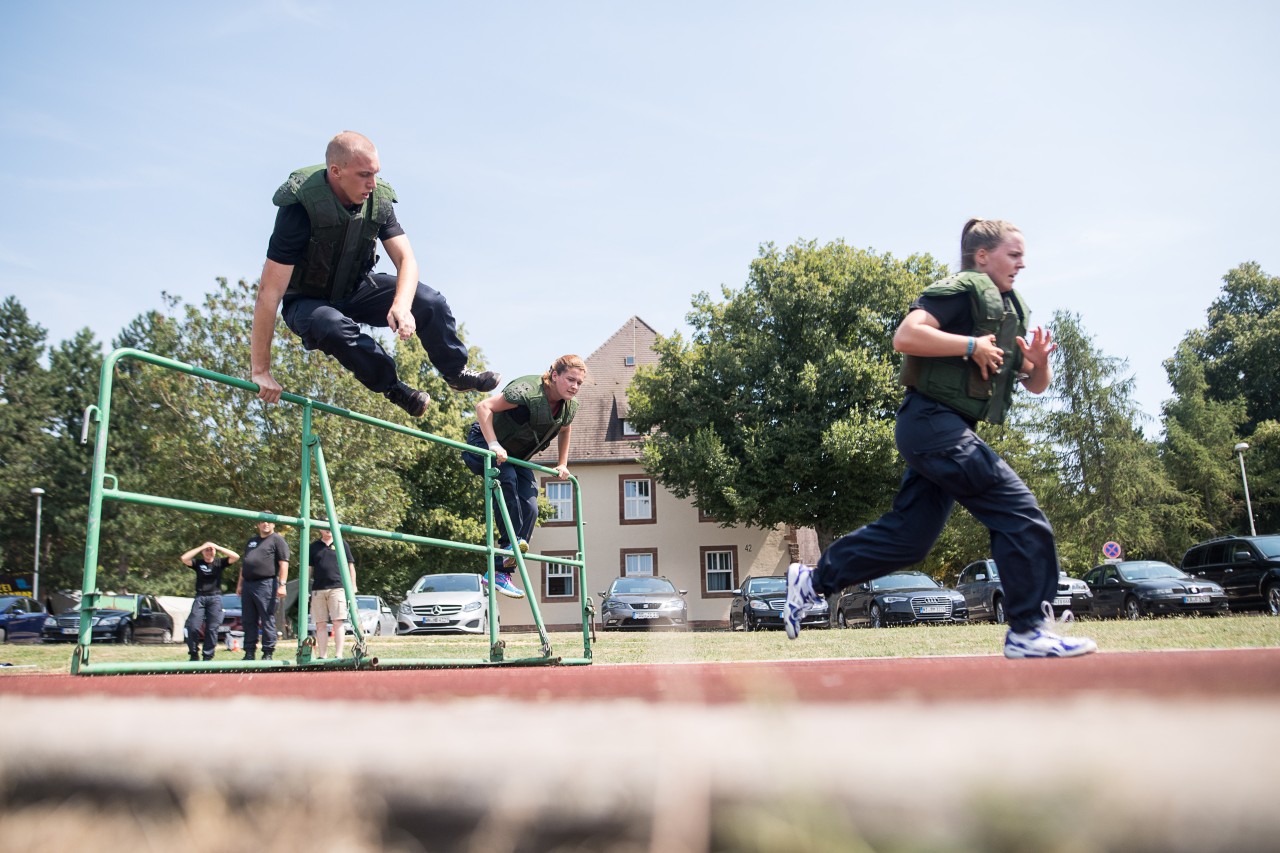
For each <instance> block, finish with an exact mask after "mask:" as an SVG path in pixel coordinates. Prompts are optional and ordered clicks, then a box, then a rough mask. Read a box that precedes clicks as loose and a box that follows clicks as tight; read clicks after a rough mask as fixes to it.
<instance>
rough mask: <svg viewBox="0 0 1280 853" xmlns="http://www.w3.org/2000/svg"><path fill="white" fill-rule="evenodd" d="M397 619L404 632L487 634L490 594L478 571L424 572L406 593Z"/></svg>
mask: <svg viewBox="0 0 1280 853" xmlns="http://www.w3.org/2000/svg"><path fill="white" fill-rule="evenodd" d="M396 622H397V624H398V630H399V633H401V634H425V633H438V632H443V631H450V632H461V633H464V634H487V633H488V632H489V597H488V595H487V594H486V593H485V590H484V586H483V585H482V584H481V583H480V575H478V574H474V573H472V572H464V573H457V574H445V575H423V576H422V577H420V578H418V582H417V583H415V584H414V585H413V588H412V589H410V590H409V592H408V593H406V594H405V597H404V601H403V602H402V603H401V604H400V612H399V613H398V614H397V615H396Z"/></svg>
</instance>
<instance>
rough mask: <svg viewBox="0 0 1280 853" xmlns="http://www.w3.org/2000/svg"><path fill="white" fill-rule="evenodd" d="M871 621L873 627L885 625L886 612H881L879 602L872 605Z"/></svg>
mask: <svg viewBox="0 0 1280 853" xmlns="http://www.w3.org/2000/svg"><path fill="white" fill-rule="evenodd" d="M870 621H871V627H872V628H883V627H884V614H882V613H881V612H880V605H879V604H873V605H871V620H870Z"/></svg>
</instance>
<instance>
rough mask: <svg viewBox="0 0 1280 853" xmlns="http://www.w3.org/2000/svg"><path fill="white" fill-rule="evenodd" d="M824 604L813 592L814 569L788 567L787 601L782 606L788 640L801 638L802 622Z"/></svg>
mask: <svg viewBox="0 0 1280 853" xmlns="http://www.w3.org/2000/svg"><path fill="white" fill-rule="evenodd" d="M821 603H822V597H821V596H820V595H818V594H817V593H816V592H814V591H813V569H811V568H810V567H808V566H806V565H805V564H804V563H792V564H791V565H789V566H787V600H786V603H785V604H783V605H782V627H783V628H785V629H786V631H787V638H788V639H791V640H794V639H795V638H796V637H798V636H800V620H801V619H803V618H804V614H806V613H808V612H809V610H810V609H812V608H814V607H816V606H817V605H819V604H821Z"/></svg>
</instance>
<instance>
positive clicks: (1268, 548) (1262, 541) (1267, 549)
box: [1253, 536, 1280, 558]
mask: <svg viewBox="0 0 1280 853" xmlns="http://www.w3.org/2000/svg"><path fill="white" fill-rule="evenodd" d="M1253 544H1254V545H1257V546H1258V550H1259V551H1261V552H1262V553H1263V554H1264V555H1266V556H1268V557H1272V558H1275V557H1280V536H1259V537H1258V538H1257V539H1254V540H1253Z"/></svg>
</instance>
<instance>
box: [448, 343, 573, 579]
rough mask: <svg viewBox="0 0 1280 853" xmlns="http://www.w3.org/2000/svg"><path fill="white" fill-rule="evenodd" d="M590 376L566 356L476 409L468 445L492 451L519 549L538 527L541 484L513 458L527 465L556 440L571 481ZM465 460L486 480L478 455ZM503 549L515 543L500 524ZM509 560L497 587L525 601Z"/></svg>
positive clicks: (562, 472) (559, 467)
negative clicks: (572, 451)
mask: <svg viewBox="0 0 1280 853" xmlns="http://www.w3.org/2000/svg"><path fill="white" fill-rule="evenodd" d="M586 378H587V365H586V363H585V362H584V361H583V360H582V359H581V358H579V357H578V356H576V355H562V356H560V357H559V358H557V359H556V360H555V362H554V363H552V365H551V367H550V368H548V369H547V371H546V372H545V373H543V374H542V375H541V376H532V375H531V376H521V377H519V378H518V379H513V380H512V381H511V382H510V383H508V384H507V386H506V387H504V388H503V389H502V393H501V394H497V395H494V396H492V397H488V398H486V399H484V400H481V401H480V403H479V405H477V406H476V419H475V422H474V423H473V424H471V427H470V429H469V430H468V431H467V443H468V444H470V445H472V446H473V447H481V448H485V449H487V450H491V451H493V454H494V462H495V463H496V465H497V468H498V482H499V484H500V485H501V486H502V500H503V504H504V505H505V506H506V508H507V514H508V515H510V516H511V526H512V527H513V528H514V529H515V533H516V547H518V548H519V549H520V550H521V551H526V550H528V548H529V540H530V539H531V538H532V537H533V527H534V524H535V523H536V522H537V520H538V483H537V479H536V477H535V472H534V471H533V470H532V469H530V468H525V467H524V466H521V465H513V464H511V463H510V462H509V461H508V460H509V459H512V458H514V459H521V460H524V461H526V462H527V461H528V460H530V459H532V458H533V457H534V456H536V455H537V454H539V453H541V452H542V451H543V450H544V449H545V448H546V447H547V446H549V445H550V444H551V439H553V438H555V439H556V440H557V452H558V456H557V460H556V466H555V468H556V476H557V477H559V478H560V479H561V480H567V479H568V478H569V445H570V442H571V440H572V435H573V418H574V415H576V414H577V412H578V401H577V399H576V397H577V396H578V391H579V390H581V388H582V383H583V382H585V381H586ZM462 461H463V463H464V464H466V466H467V468H468V469H469V470H470V471H471V472H472V473H474V474H476V475H478V476H484V460H483V458H481V456H480V455H479V454H476V453H472V452H470V451H466V450H464V451H463V452H462ZM498 545H499V546H500V547H502V548H510V547H511V542H510V540H509V538H508V537H507V532H506V530H505V528H503V527H502V525H501V523H500V522H499V536H498ZM515 564H516V563H515V560H514V559H513V558H511V557H507V558H505V559H504V560H503V561H502V564H501V565H500V566H498V565H495V566H494V584H495V586H496V587H497V589H498V591H499V592H501V593H503V594H504V595H507V596H510V597H512V598H523V597H524V591H523V590H521V589H520V588H519V587H517V586H516V585H515V584H514V583H513V582H512V580H511V575H510V573H509V572H506V571H502V569H510V568H514V567H515Z"/></svg>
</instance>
